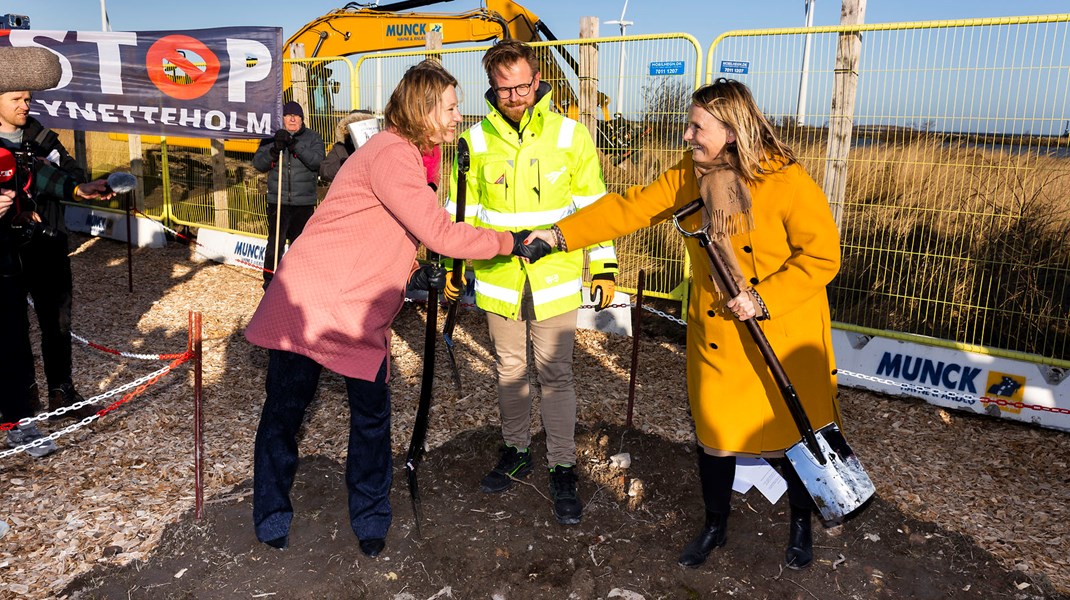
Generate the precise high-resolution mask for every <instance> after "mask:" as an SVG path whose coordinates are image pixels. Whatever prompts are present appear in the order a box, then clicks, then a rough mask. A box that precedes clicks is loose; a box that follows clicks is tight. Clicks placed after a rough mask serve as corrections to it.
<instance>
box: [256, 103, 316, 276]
mask: <svg viewBox="0 0 1070 600" xmlns="http://www.w3.org/2000/svg"><path fill="white" fill-rule="evenodd" d="M282 121H283V128H282V129H279V130H278V131H276V132H275V135H274V136H273V137H270V138H267V139H265V140H262V141H261V142H260V147H259V148H257V150H256V153H255V154H254V155H253V167H254V168H255V169H256V170H257V171H260V172H261V173H268V177H267V220H268V239H267V250H266V251H265V253H264V289H265V290H266V289H267V286H268V284H270V283H271V278H272V276H273V275H274V271H275V267H276V266H277V265H276V259H275V256H276V254H277V253H278V248H277V246H278V245H282V244H284V243H286V241H287V240H289V241H290V242H291V243H293V241H294V240H296V239H297V236H299V235H300V234H301V232H302V231H303V230H304V228H305V224H306V223H308V220H309V219H310V218H311V217H312V211H313V210H315V208H316V178H317V177H318V173H319V168H320V164H321V163H322V162H323V158H324V155H325V152H324V148H323V138H322V137H320V134H318V133H316V132H315V131H313V130H311V129H309V128H307V127H305V113H304V110H302V108H301V105H300V104H298V103H296V102H287V103H286V104H285V105H283V107H282ZM280 171H281V172H282V196H281V200H282V212H281V214H276V210H277V204H278V202H279V199H280V197H279V173H280ZM276 220H278V221H279V223H278V230H276Z"/></svg>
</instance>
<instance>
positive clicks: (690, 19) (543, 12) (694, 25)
mask: <svg viewBox="0 0 1070 600" xmlns="http://www.w3.org/2000/svg"><path fill="white" fill-rule="evenodd" d="M385 3H386V2H384V4H385ZM520 3H521V4H522V5H524V6H525V7H527V8H528V9H529V10H531V11H532V12H534V13H535V14H537V15H539V16H540V17H541V18H542V19H543V21H544V22H545V23H546V24H547V25H548V26H549V28H550V29H551V30H552V31H553V32H554V33H555V35H557V37H559V38H562V39H564V38H574V37H577V36H578V34H579V19H580V17H581V16H585V15H590V16H596V17H598V18H599V19H600V20H601V21H602V23H603V24H602V28H601V33H602V35H606V36H608V35H616V34H618V33H619V28H618V27H617V26H616V25H606V24H605V21H609V20H612V19H617V18H619V16H620V11H621V8H622V6H623V4H624V0H584V1H583V2H569V1H566V0H521V2H520ZM106 5H107V11H108V16H109V17H110V19H111V24H112V29H115V30H123V31H149V30H175V29H197V28H205V27H224V26H236V25H263V26H274V27H282V28H283V38H284V39H285V38H286V37H289V36H290V35H291V34H293V33H294V32H295V31H296V30H297V29H298V28H299V27H301V25H302V24H304V23H305V22H307V21H310V20H312V19H313V18H315V17H318V16H320V15H322V14H325V13H327V12H329V11H330V10H332V9H335V8H340V7H341V6H344V5H345V2H344V1H342V0H285V1H283V0H255V1H253V0H213V1H211V2H209V1H206V0H183V1H182V2H177V3H160V2H153V1H148V0H106ZM477 6H479V2H478V1H477V0H454V1H453V2H446V3H441V4H438V5H435V6H431V7H427V8H425V9H423V10H425V11H427V12H451V13H454V12H462V11H464V10H469V9H471V8H475V7H477ZM685 6H686V7H687V8H683V7H685ZM815 6H816V9H815V13H814V24H815V25H835V24H837V23H838V22H839V13H840V1H839V0H816V4H815ZM667 7H677V8H667ZM803 7H804V0H763V1H762V2H747V1H740V0H732V1H727V0H689V1H682V0H677V1H668V2H666V1H664V0H629V2H628V12H627V15H626V19H627V20H630V21H634V22H635V24H634V25H633V26H631V27H630V28H629V29H628V33H629V34H652V33H667V32H684V33H690V34H691V35H693V36H695V37H696V38H697V39H698V41H699V43H700V44H702V46H703V47H708V45H709V43H710V42H711V41H712V40H713V39H714V38H715V37H716V36H717V35H719V34H721V33H723V32H725V31H728V30H731V29H757V28H767V27H798V26H802V25H803V24H804V22H803V14H804V10H803ZM1065 12H1070V4H1068V3H1067V1H1066V0H1017V1H1015V2H1008V1H1006V0H972V1H964V0H869V2H868V6H867V10H866V22H867V23H886V22H894V21H929V20H940V19H964V18H981V17H1000V16H1017V15H1038V14H1052V13H1065ZM4 13H10V14H20V15H26V16H28V17H30V25H31V26H32V27H33V28H34V29H58V30H96V31H99V30H100V29H101V17H100V2H94V1H92V0H17V1H5V2H0V14H4Z"/></svg>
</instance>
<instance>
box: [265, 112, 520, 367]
mask: <svg viewBox="0 0 1070 600" xmlns="http://www.w3.org/2000/svg"><path fill="white" fill-rule="evenodd" d="M427 180H428V173H427V170H426V169H425V168H424V163H423V160H422V158H421V156H420V152H419V150H418V149H417V148H416V146H415V145H414V144H412V143H411V142H409V141H407V140H405V139H404V138H402V137H401V136H399V135H397V134H396V133H394V132H393V131H391V130H386V131H383V132H380V133H378V134H376V135H374V136H372V138H371V139H370V140H368V142H367V143H365V144H364V145H363V146H361V147H360V148H359V149H358V150H357V151H356V152H355V153H354V154H353V155H352V156H350V157H349V159H347V160H346V162H345V163H344V164H343V165H342V168H341V170H340V171H339V172H338V176H337V177H336V178H335V180H334V182H333V183H332V184H331V188H330V191H329V192H328V193H327V197H326V198H325V199H324V200H323V203H322V204H321V205H320V206H319V208H317V209H316V213H315V214H314V215H313V216H312V219H311V220H310V221H309V222H308V225H307V226H306V227H305V231H304V233H302V234H301V236H300V237H298V238H297V241H295V242H294V244H293V246H292V247H291V248H290V250H289V252H287V253H286V255H285V257H284V258H283V259H282V261H281V262H280V263H279V268H278V271H277V272H276V274H275V278H274V279H273V280H272V282H271V285H270V286H268V290H267V293H266V294H265V295H264V298H263V300H261V302H260V306H259V307H258V308H257V309H256V313H255V314H253V318H252V320H251V321H250V322H249V326H248V328H247V329H246V330H245V337H246V339H248V340H249V341H250V342H251V343H253V344H255V345H257V346H262V347H264V348H271V349H275V350H287V351H290V352H294V353H297V354H301V355H304V356H307V357H309V358H311V359H312V360H314V361H316V362H317V363H319V364H321V365H323V366H324V367H326V368H328V369H330V370H332V371H334V372H336V373H340V374H342V375H345V376H347V377H354V378H357V379H363V380H366V381H372V380H374V379H375V375H376V373H377V372H378V370H379V366H380V365H382V363H383V359H384V358H387V357H388V355H389V350H390V325H391V323H392V322H393V321H394V318H395V317H396V316H397V314H398V312H399V311H400V310H401V306H402V304H403V303H404V299H405V284H406V282H407V281H408V277H409V274H410V273H411V271H412V266H413V261H414V260H415V258H416V250H417V247H418V246H419V244H420V243H423V244H424V245H426V246H427V247H428V248H429V249H431V250H432V251H434V252H437V253H439V254H442V255H444V256H452V257H457V258H481V259H487V258H493V257H495V256H498V255H507V254H510V252H511V251H512V247H513V239H512V236H511V235H510V234H509V233H506V232H499V231H491V230H489V229H478V228H475V227H472V226H470V225H467V224H464V223H454V222H453V221H451V220H450V217H449V214H447V213H446V211H445V210H444V209H443V208H441V207H440V206H439V204H438V197H437V196H436V194H435V192H433V191H432V190H431V188H429V187H428V186H427ZM388 373H389V371H388Z"/></svg>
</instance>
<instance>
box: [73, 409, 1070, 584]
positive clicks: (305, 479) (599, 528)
mask: <svg viewBox="0 0 1070 600" xmlns="http://www.w3.org/2000/svg"><path fill="white" fill-rule="evenodd" d="M498 440H499V434H498V433H497V431H495V430H492V429H490V428H482V429H478V430H472V431H468V432H465V433H463V434H461V435H460V436H458V437H457V438H455V439H454V440H452V441H450V442H448V443H447V444H445V445H444V446H442V447H440V448H438V449H436V450H435V451H433V452H431V453H429V454H428V455H427V456H426V458H425V461H424V463H423V464H422V465H421V467H420V469H419V475H420V483H421V486H420V487H421V491H422V498H423V502H422V519H421V533H422V537H420V538H418V537H417V536H416V534H415V530H414V527H413V524H414V519H413V514H412V509H411V504H410V500H409V496H408V491H407V488H406V484H405V474H404V470H403V469H402V468H401V464H402V461H401V460H396V461H395V467H396V468H395V485H394V488H393V494H392V502H393V505H394V512H395V519H394V526H393V527H392V529H391V532H390V535H389V537H388V539H387V547H386V551H385V552H384V554H383V555H381V556H380V557H379V559H377V560H376V559H369V558H367V557H365V556H363V555H362V554H360V552H359V551H358V549H357V545H356V539H355V538H354V536H353V534H352V531H351V530H350V528H349V519H348V516H347V513H346V500H345V492H344V484H343V467H342V465H341V464H340V463H338V462H336V461H334V460H332V459H329V458H327V457H324V456H322V455H315V456H311V457H307V458H306V459H305V460H304V461H303V462H302V465H301V468H300V470H299V472H298V479H297V483H296V484H295V488H294V494H293V497H294V504H295V508H296V516H295V520H294V525H293V529H292V532H291V536H290V547H289V548H287V549H286V550H281V551H280V550H274V549H272V548H269V547H267V546H265V545H263V544H259V543H257V542H256V539H255V536H254V534H253V531H252V522H251V521H252V519H251V516H250V515H251V510H252V509H251V500H250V482H248V481H246V482H244V483H243V484H241V485H239V486H237V487H236V488H234V489H233V490H231V491H230V492H229V493H228V494H225V495H223V496H222V497H221V498H220V500H221V501H220V502H219V503H218V504H213V505H210V506H209V508H208V510H207V511H206V516H205V518H204V519H203V520H201V521H195V520H193V519H192V518H191V516H189V515H187V516H186V517H185V518H183V519H182V520H181V521H180V522H178V523H175V524H173V525H171V526H169V527H168V528H167V530H166V532H165V533H164V535H163V539H162V540H161V543H160V545H159V548H158V549H157V550H156V551H155V552H154V553H153V554H152V555H151V556H150V557H149V558H148V559H147V560H145V561H136V562H133V563H130V564H128V565H126V566H123V567H101V568H97V569H94V570H93V571H90V572H89V573H88V574H86V575H83V576H81V577H79V578H78V579H77V580H75V581H74V582H73V583H72V584H71V585H70V586H69V587H68V588H67V589H66V590H65V593H66V594H70V597H71V598H75V599H90V598H132V599H136V598H153V599H160V598H204V599H211V598H220V599H222V598H241V597H244V598H268V597H274V598H309V599H312V598H369V599H382V598H390V599H397V600H403V599H405V600H407V599H424V598H436V599H437V598H501V599H510V598H548V599H549V598H561V599H564V598H573V599H576V600H588V599H590V600H593V599H595V598H607V597H609V598H613V597H620V598H635V597H637V596H627V595H620V594H621V593H623V592H632V593H635V594H639V595H640V596H641V597H643V598H646V599H653V598H715V597H725V596H733V597H739V598H755V599H784V598H799V599H804V598H821V599H826V598H851V599H869V598H919V599H930V598H931V599H934V600H935V599H947V598H984V599H993V598H1057V597H1059V596H1057V595H1050V596H1049V595H1045V593H1044V592H1042V591H1039V590H1038V589H1037V588H1035V587H1031V588H1030V590H1029V592H1030V593H1029V594H1023V593H1022V592H1021V591H1020V590H1019V588H1018V585H1019V584H1020V582H1021V580H1022V578H1021V577H1020V576H1018V574H1016V573H1013V572H1008V571H1006V570H1004V569H1003V568H1002V567H1000V565H999V564H998V562H997V561H996V560H995V559H994V558H993V557H992V556H991V555H990V554H989V553H988V552H986V551H984V550H982V549H980V548H979V547H977V546H976V545H975V544H973V543H972V542H971V541H970V540H969V539H967V538H964V537H963V536H961V535H958V534H954V533H950V532H948V531H945V530H943V529H941V528H940V527H938V526H936V525H933V524H931V523H924V522H919V521H916V520H913V519H911V518H909V517H907V516H905V515H904V514H903V513H901V512H899V511H898V510H897V509H895V508H894V507H892V506H891V505H889V504H888V503H886V502H884V501H883V500H881V499H879V498H878V499H877V500H876V501H875V502H873V503H872V504H871V505H870V506H868V507H867V508H866V509H865V510H864V512H863V513H862V514H861V515H860V516H859V517H858V518H857V519H855V520H852V521H850V522H848V523H847V524H845V525H844V526H842V527H841V528H839V530H838V531H835V532H834V533H835V534H836V535H830V532H828V531H825V530H821V529H820V527H817V528H816V529H815V534H816V535H815V550H816V561H815V563H814V564H813V565H811V567H810V568H809V569H807V570H805V571H802V572H794V571H788V570H785V569H784V568H783V566H782V564H783V563H782V561H783V551H784V550H783V546H784V543H785V540H786V537H787V518H786V516H785V511H786V510H787V505H786V499H781V501H780V502H778V503H777V504H776V505H775V506H771V505H770V504H769V503H768V502H767V501H766V500H765V499H764V498H762V497H761V496H760V495H759V494H758V492H757V491H752V492H749V493H748V494H747V495H746V496H740V495H738V494H737V495H736V499H735V506H734V509H733V512H732V517H731V519H730V521H729V541H728V544H727V546H726V547H725V548H722V549H720V550H717V551H715V552H714V554H713V555H711V558H710V560H709V561H707V563H706V564H705V565H703V566H702V567H700V568H698V569H688V568H684V567H680V566H678V565H677V564H676V556H677V553H678V552H679V550H680V549H681V548H682V547H683V545H684V544H685V543H686V542H687V541H688V540H689V539H690V537H691V536H692V535H693V534H694V533H695V528H696V526H697V523H698V521H699V517H698V515H699V514H701V510H702V508H701V501H700V500H699V497H698V493H697V490H698V482H697V475H696V469H695V466H694V454H693V452H692V451H691V450H690V449H689V448H688V447H686V446H684V445H680V444H673V443H670V442H667V441H666V440H664V439H662V438H659V437H656V436H651V435H647V434H643V433H639V432H635V431H625V430H623V429H622V428H621V427H619V426H601V427H596V428H594V429H592V430H589V431H586V432H583V433H582V434H581V435H580V436H579V440H578V441H579V451H580V454H581V456H582V459H581V463H582V464H581V468H582V471H583V476H584V477H583V479H582V481H581V486H580V489H581V493H582V496H583V498H584V500H585V501H586V503H587V506H586V510H585V513H584V518H583V522H582V523H581V524H580V525H578V526H574V527H563V526H561V525H558V524H557V522H556V521H555V520H554V519H553V517H552V515H551V513H550V503H549V500H548V499H547V498H546V487H547V477H546V474H545V471H543V470H541V469H536V471H535V473H534V474H533V475H532V476H531V477H530V478H529V479H528V480H527V481H526V482H524V483H522V484H517V485H514V486H513V488H512V489H511V490H509V491H508V492H506V493H503V494H498V495H488V494H483V493H481V492H479V491H478V482H479V479H480V477H481V476H482V475H483V470H484V468H485V463H486V462H487V459H488V457H492V456H493V455H494V454H495V452H496V448H497V444H498V443H499V442H498ZM543 441H544V440H543V438H542V436H539V437H538V438H536V440H535V445H534V448H535V451H536V454H538V449H539V448H541V447H542V446H543ZM619 451H625V452H629V453H630V454H631V455H632V459H633V462H632V466H631V467H630V468H629V469H627V470H622V469H618V468H616V467H612V466H610V465H609V461H608V456H610V455H612V454H616V453H617V452H619ZM540 459H541V457H536V461H537V462H538V461H539V460H540ZM633 481H639V482H641V484H639V485H638V486H637V485H636V484H633V483H632V482H633ZM628 489H632V490H636V489H640V491H639V493H638V494H637V495H634V496H628V494H627V493H626V490H628ZM614 590H618V592H614ZM615 594H616V595H615Z"/></svg>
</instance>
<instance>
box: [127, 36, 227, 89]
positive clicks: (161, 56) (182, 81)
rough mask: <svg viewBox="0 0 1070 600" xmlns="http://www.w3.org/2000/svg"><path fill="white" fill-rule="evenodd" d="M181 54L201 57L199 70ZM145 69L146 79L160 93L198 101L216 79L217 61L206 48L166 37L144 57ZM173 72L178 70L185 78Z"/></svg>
mask: <svg viewBox="0 0 1070 600" xmlns="http://www.w3.org/2000/svg"><path fill="white" fill-rule="evenodd" d="M184 53H186V54H196V55H197V56H199V57H201V59H202V60H203V61H204V64H203V68H201V67H202V65H198V64H195V63H194V62H193V61H191V60H189V59H188V58H186V56H185V54H184ZM145 67H146V68H147V69H148V73H149V79H150V80H151V81H152V82H153V83H154V84H156V87H157V88H158V89H159V90H160V91H161V92H163V93H165V94H167V95H168V96H170V97H172V98H177V99H179V100H192V99H194V98H200V97H201V96H203V95H205V94H206V93H208V90H210V89H212V85H214V84H215V82H216V79H217V78H218V77H219V58H218V57H217V56H216V55H215V53H214V52H212V51H211V50H209V49H208V46H205V45H204V44H203V43H201V42H200V41H199V40H197V39H194V38H191V37H189V36H188V35H169V36H166V37H162V38H160V39H159V40H157V41H156V43H154V44H153V45H152V46H151V47H150V48H149V50H148V52H147V53H146V54H145ZM169 71H170V72H169ZM177 71H182V72H183V73H184V74H185V77H181V76H180V75H178V74H177Z"/></svg>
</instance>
